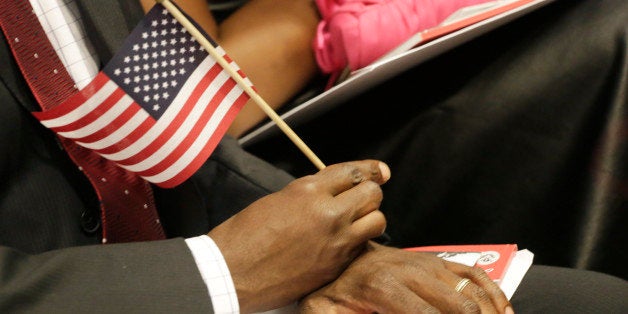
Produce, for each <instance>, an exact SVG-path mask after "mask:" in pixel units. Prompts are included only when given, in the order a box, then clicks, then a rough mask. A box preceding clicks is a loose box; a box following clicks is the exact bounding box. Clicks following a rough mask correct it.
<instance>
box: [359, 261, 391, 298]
mask: <svg viewBox="0 0 628 314" xmlns="http://www.w3.org/2000/svg"><path fill="white" fill-rule="evenodd" d="M396 284H397V278H396V277H395V276H394V275H393V274H392V273H390V272H389V271H387V270H386V269H384V268H381V267H380V268H379V270H378V271H377V272H372V273H370V274H369V276H368V277H367V278H366V279H365V280H364V283H363V287H362V288H363V289H364V291H368V292H370V293H387V292H389V291H392V289H390V288H391V287H394V286H395V285H396Z"/></svg>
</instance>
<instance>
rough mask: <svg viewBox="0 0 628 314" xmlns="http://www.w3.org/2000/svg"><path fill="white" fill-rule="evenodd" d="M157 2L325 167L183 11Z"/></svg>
mask: <svg viewBox="0 0 628 314" xmlns="http://www.w3.org/2000/svg"><path fill="white" fill-rule="evenodd" d="M155 1H156V2H158V3H161V4H162V5H163V6H164V7H165V8H166V9H167V10H168V12H170V14H172V16H174V18H175V19H177V21H179V23H181V25H183V27H185V29H186V30H187V31H188V32H190V34H191V35H192V36H194V38H195V39H196V40H197V41H198V43H200V44H201V45H202V46H203V48H205V50H206V51H207V52H208V53H209V54H210V55H211V56H212V57H213V58H214V59H215V60H216V62H218V64H220V65H221V66H222V67H223V68H224V69H225V71H227V73H229V75H230V76H231V78H233V79H234V80H235V81H236V83H238V85H239V86H240V87H241V88H242V89H243V90H244V91H245V92H246V93H247V94H248V95H249V96H250V97H251V99H253V100H254V101H255V103H256V104H257V105H258V106H259V107H260V108H261V109H262V110H263V111H264V112H265V113H266V115H268V117H270V118H271V119H272V120H273V121H274V122H275V123H276V124H277V126H278V127H279V128H280V129H281V131H283V132H284V133H285V134H286V135H287V136H288V138H289V139H290V140H291V141H292V142H293V143H294V144H295V145H296V146H297V147H298V148H299V149H300V150H301V152H303V154H305V156H306V157H307V158H308V159H310V161H311V162H312V163H313V164H314V166H316V168H318V169H319V170H322V169H323V168H325V164H324V163H323V162H322V161H321V160H320V159H319V158H318V157H317V156H316V155H315V154H314V152H312V150H310V148H309V147H308V146H307V145H305V143H304V142H303V140H301V138H299V136H298V135H297V134H296V133H295V132H294V131H293V130H292V129H291V128H290V126H288V124H286V122H285V121H283V120H282V119H281V117H279V115H278V114H277V113H276V112H275V111H274V110H273V108H271V107H270V105H268V103H266V101H265V100H264V99H263V98H262V97H261V96H260V95H259V94H258V93H257V92H256V91H255V90H254V89H253V88H252V87H251V86H249V84H247V83H246V82H245V81H244V79H243V78H242V76H240V74H238V72H237V71H236V70H235V69H234V68H233V67H231V65H230V64H229V63H228V62H227V60H225V58H223V57H222V56H221V55H220V54H219V53H218V52H217V51H216V49H215V48H214V46H213V45H212V44H211V43H210V42H209V40H207V38H205V36H203V34H202V33H201V32H200V31H199V30H198V29H197V28H196V27H195V26H194V24H192V22H190V20H188V19H187V17H186V16H185V15H183V13H181V11H180V10H179V8H177V7H176V6H175V5H174V4H172V2H170V0H155Z"/></svg>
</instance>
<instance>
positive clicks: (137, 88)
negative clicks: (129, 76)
mask: <svg viewBox="0 0 628 314" xmlns="http://www.w3.org/2000/svg"><path fill="white" fill-rule="evenodd" d="M140 91H142V89H141V88H140V87H139V86H135V88H134V89H133V92H135V93H139V92H140Z"/></svg>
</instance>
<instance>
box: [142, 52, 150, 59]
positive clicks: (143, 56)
mask: <svg viewBox="0 0 628 314" xmlns="http://www.w3.org/2000/svg"><path fill="white" fill-rule="evenodd" d="M149 57H150V56H149V55H148V54H147V53H145V54H143V55H142V59H144V60H148V58H149Z"/></svg>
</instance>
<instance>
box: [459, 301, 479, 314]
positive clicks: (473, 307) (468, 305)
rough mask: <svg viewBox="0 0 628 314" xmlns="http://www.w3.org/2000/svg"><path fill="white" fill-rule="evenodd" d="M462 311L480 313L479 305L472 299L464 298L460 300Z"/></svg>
mask: <svg viewBox="0 0 628 314" xmlns="http://www.w3.org/2000/svg"><path fill="white" fill-rule="evenodd" d="M461 306H462V308H461V309H462V313H481V309H480V306H479V305H478V304H477V303H475V302H473V300H469V299H467V300H465V301H464V302H462V305H461Z"/></svg>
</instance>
